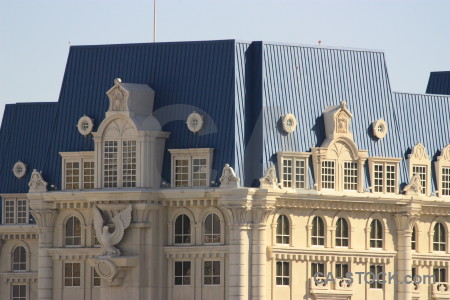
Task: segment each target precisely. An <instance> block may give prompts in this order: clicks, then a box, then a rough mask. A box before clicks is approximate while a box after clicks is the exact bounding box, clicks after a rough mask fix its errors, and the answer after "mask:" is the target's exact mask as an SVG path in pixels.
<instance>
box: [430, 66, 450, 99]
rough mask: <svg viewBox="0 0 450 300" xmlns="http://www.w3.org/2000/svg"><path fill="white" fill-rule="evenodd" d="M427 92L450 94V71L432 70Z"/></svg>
mask: <svg viewBox="0 0 450 300" xmlns="http://www.w3.org/2000/svg"><path fill="white" fill-rule="evenodd" d="M427 94H440V95H450V71H444V72H431V73H430V79H429V80H428V86H427Z"/></svg>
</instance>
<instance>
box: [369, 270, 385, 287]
mask: <svg viewBox="0 0 450 300" xmlns="http://www.w3.org/2000/svg"><path fill="white" fill-rule="evenodd" d="M382 272H383V266H382V265H370V273H372V274H373V276H372V275H371V278H370V288H371V289H381V288H383V285H382V281H383V279H384V276H382V275H379V274H380V273H382Z"/></svg>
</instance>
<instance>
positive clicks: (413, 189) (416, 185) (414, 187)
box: [403, 174, 422, 195]
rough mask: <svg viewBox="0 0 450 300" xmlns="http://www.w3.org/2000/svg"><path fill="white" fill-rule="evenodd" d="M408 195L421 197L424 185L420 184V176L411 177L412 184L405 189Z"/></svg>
mask: <svg viewBox="0 0 450 300" xmlns="http://www.w3.org/2000/svg"><path fill="white" fill-rule="evenodd" d="M403 192H405V194H406V195H420V194H421V193H422V183H421V182H420V175H419V174H414V175H413V177H411V181H410V183H409V184H408V185H407V186H405V188H404V189H403Z"/></svg>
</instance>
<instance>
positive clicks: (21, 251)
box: [12, 246, 27, 271]
mask: <svg viewBox="0 0 450 300" xmlns="http://www.w3.org/2000/svg"><path fill="white" fill-rule="evenodd" d="M12 270H13V271H26V270H27V254H26V251H25V248H24V247H22V246H18V247H16V248H15V249H14V251H13V257H12Z"/></svg>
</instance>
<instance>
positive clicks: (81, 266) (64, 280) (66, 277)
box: [63, 261, 84, 288]
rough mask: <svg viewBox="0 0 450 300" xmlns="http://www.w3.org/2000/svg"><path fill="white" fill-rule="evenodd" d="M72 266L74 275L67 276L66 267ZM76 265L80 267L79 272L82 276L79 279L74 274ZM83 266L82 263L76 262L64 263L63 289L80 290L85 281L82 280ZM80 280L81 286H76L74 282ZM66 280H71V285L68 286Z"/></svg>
mask: <svg viewBox="0 0 450 300" xmlns="http://www.w3.org/2000/svg"><path fill="white" fill-rule="evenodd" d="M69 264H70V265H72V274H71V276H66V275H67V274H66V266H68V265H69ZM74 265H79V270H80V274H79V276H78V277H76V276H75V275H76V274H74V273H75V272H74ZM83 273H84V272H83V264H82V263H81V262H76V261H65V262H64V263H63V288H80V287H82V286H83V285H82V283H83V281H82V280H81V279H82V274H83ZM76 279H78V280H79V284H78V285H74V280H76ZM66 280H71V283H72V284H71V285H66Z"/></svg>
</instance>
